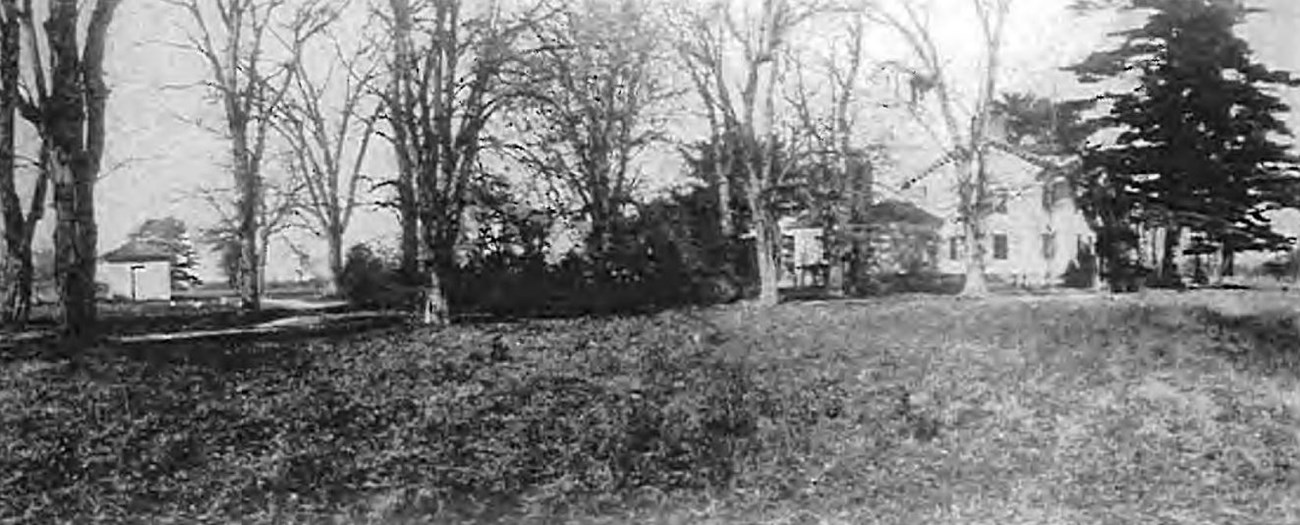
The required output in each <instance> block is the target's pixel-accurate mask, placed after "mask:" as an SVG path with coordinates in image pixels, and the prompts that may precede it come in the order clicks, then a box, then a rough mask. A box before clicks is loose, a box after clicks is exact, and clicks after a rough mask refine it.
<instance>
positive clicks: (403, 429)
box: [0, 291, 1300, 525]
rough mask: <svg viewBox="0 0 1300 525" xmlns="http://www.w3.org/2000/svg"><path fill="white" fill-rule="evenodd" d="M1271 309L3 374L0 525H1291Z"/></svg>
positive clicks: (1098, 301) (362, 350) (504, 333)
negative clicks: (125, 524) (140, 524)
mask: <svg viewBox="0 0 1300 525" xmlns="http://www.w3.org/2000/svg"><path fill="white" fill-rule="evenodd" d="M1297 305H1300V297H1296V296H1295V295H1291V294H1286V293H1282V292H1229V291H1214V292H1208V291H1207V292H1189V293H1151V294H1141V295H1131V296H1124V297H1120V298H1107V297H1094V296H1083V295H1081V296H1062V297H1003V298H991V299H988V300H984V301H963V300H957V299H952V298H930V299H919V298H910V299H909V298H902V299H882V300H870V301H846V302H821V303H818V302H807V303H791V304H786V305H782V306H780V307H777V308H773V309H767V310H760V309H751V308H747V307H745V306H730V307H723V308H716V309H708V310H698V311H677V312H670V313H665V314H661V315H658V316H654V317H627V318H609V319H578V320H556V321H536V322H522V323H513V324H480V325H465V326H459V327H455V328H453V329H450V330H447V331H444V332H442V333H438V334H432V333H425V332H405V331H391V332H381V333H370V334H359V335H356V336H353V337H351V338H348V339H342V340H335V341H328V342H327V341H323V340H315V341H301V342H293V343H284V342H280V343H245V344H240V345H230V346H229V347H227V348H223V349H205V350H203V351H202V353H203V354H204V355H205V356H206V357H204V358H201V359H200V358H197V357H196V358H187V357H186V356H185V355H184V354H183V353H182V354H177V353H176V352H170V353H169V354H168V357H167V358H166V359H161V358H151V357H150V356H149V355H147V353H144V354H141V353H139V352H136V353H135V354H133V357H131V358H126V357H119V356H117V353H115V352H114V351H113V350H112V349H104V350H103V351H101V352H98V353H97V354H96V356H95V358H94V359H93V360H92V361H93V364H92V366H91V367H90V369H89V370H81V371H77V372H73V371H70V370H69V369H67V368H66V367H63V366H61V365H59V364H55V363H46V362H40V361H25V362H16V363H12V364H9V365H6V367H5V369H4V371H3V376H4V379H3V380H0V385H3V386H2V387H0V388H2V389H0V428H3V429H5V431H4V432H3V433H0V450H3V451H4V452H3V454H2V455H0V494H5V495H6V497H5V498H0V522H3V523H8V522H13V523H19V522H22V523H27V522H30V523H55V522H59V521H60V520H63V521H69V522H71V521H75V522H78V523H81V522H88V521H92V520H93V519H95V518H98V519H99V520H102V521H104V522H120V521H130V520H138V521H147V522H158V523H163V522H172V523H194V522H221V523H232V522H239V523H429V522H434V523H455V522H491V521H496V522H502V523H517V522H524V523H554V522H580V523H772V524H777V523H790V524H793V523H808V524H813V523H844V524H858V523H882V524H884V523H888V524H900V525H902V524H914V523H927V524H929V523H933V524H998V525H1005V524H1097V523H1115V524H1121V523H1122V524H1132V523H1150V524H1183V523H1186V524H1192V523H1196V524H1202V523H1216V524H1217V523H1223V524H1240V523H1259V524H1293V523H1300V388H1298V387H1297V383H1296V379H1297V372H1300V344H1297V342H1298V341H1297V340H1298V339H1300V330H1298V329H1297V325H1296V321H1297V319H1296V317H1297V313H1296V312H1297ZM211 352H222V353H223V354H224V355H225V358H223V359H219V360H213V359H211V355H210V353H211ZM194 353H196V354H197V353H200V352H199V351H197V350H196V351H195V352H194Z"/></svg>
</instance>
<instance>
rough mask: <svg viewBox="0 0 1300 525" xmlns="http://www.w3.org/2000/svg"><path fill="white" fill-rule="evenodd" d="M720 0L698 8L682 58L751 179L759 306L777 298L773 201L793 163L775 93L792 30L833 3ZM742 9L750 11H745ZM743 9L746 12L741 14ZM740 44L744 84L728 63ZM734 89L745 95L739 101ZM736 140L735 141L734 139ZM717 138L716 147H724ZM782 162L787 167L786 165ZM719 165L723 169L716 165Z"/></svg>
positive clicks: (747, 187)
mask: <svg viewBox="0 0 1300 525" xmlns="http://www.w3.org/2000/svg"><path fill="white" fill-rule="evenodd" d="M750 7H753V6H752V5H744V6H740V7H738V6H737V5H735V3H734V2H730V1H727V0H717V1H714V2H712V3H710V4H709V5H708V6H707V7H705V8H704V9H703V10H700V11H696V12H695V13H693V16H692V17H691V19H692V22H691V23H690V24H688V25H687V27H688V28H689V29H690V34H689V35H688V37H687V38H686V39H685V43H684V44H682V51H683V52H682V54H683V57H684V58H686V59H687V63H688V64H690V66H691V69H690V72H691V73H692V80H693V82H694V84H695V87H696V90H697V92H699V93H700V94H701V95H702V97H701V98H703V99H705V101H706V106H707V107H709V108H711V110H712V111H713V113H712V114H713V119H714V120H713V124H714V126H716V127H718V128H719V129H724V130H730V131H732V133H728V134H726V135H724V136H728V137H730V136H734V137H735V138H734V140H736V141H737V142H738V144H737V145H736V150H737V151H740V152H743V153H742V156H741V159H740V162H741V163H742V168H743V171H744V173H745V174H746V177H745V188H744V194H745V200H746V204H747V206H748V207H749V209H750V210H751V214H752V216H753V220H752V222H753V224H752V230H753V237H754V240H755V243H754V244H755V250H756V254H757V256H756V257H755V259H756V260H757V263H758V264H757V269H758V277H759V296H758V303H759V304H763V305H770V304H776V302H777V300H778V292H777V279H778V275H777V272H778V266H777V239H778V235H779V234H778V232H777V230H776V218H775V217H773V214H772V210H771V208H770V206H769V205H768V204H769V203H768V198H769V193H770V190H771V188H772V187H773V186H774V185H775V183H776V182H777V181H779V180H781V179H782V178H783V176H784V175H785V173H784V172H785V171H786V170H788V168H789V166H790V164H791V163H789V162H786V163H778V162H777V153H778V150H777V148H778V143H779V140H778V138H779V133H780V131H781V129H782V126H781V125H780V124H779V123H778V115H777V105H776V103H777V92H778V91H779V88H780V86H781V84H780V83H781V82H782V80H783V78H784V73H785V69H786V68H787V66H788V65H789V64H787V62H788V54H787V53H785V52H784V51H785V50H786V49H787V48H788V46H789V44H790V37H791V33H792V32H793V31H794V30H795V29H796V28H797V27H798V26H799V25H801V24H803V23H804V22H806V21H808V20H809V19H811V18H812V17H814V16H817V15H819V14H823V13H826V12H827V10H828V9H831V8H832V7H833V6H832V5H831V4H830V3H827V2H802V3H794V2H792V1H790V0H761V1H760V2H758V6H757V7H758V12H756V13H755V12H752V11H750V10H749V9H748V8H750ZM742 8H744V9H742ZM738 11H744V12H745V13H744V14H738ZM732 48H738V50H739V55H740V59H741V62H740V64H739V68H738V70H739V71H740V77H741V78H740V82H739V87H738V88H737V87H736V86H733V85H732V84H731V82H730V80H731V79H730V78H728V76H729V75H728V72H729V70H730V68H729V67H728V64H727V62H726V61H725V60H724V59H725V57H727V56H728V50H729V49H732ZM734 94H738V95H739V100H737V99H736V97H735V96H733V95H734ZM728 140H730V139H728ZM725 146H726V145H725V144H722V143H715V147H725ZM782 164H784V165H782ZM717 168H721V166H719V167H717Z"/></svg>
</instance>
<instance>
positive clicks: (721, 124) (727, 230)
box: [677, 12, 740, 239]
mask: <svg viewBox="0 0 1300 525" xmlns="http://www.w3.org/2000/svg"><path fill="white" fill-rule="evenodd" d="M678 21H679V22H680V24H681V27H680V29H681V31H682V34H681V36H680V38H679V41H678V43H677V52H678V54H680V56H681V58H682V63H683V64H684V65H685V66H686V71H687V73H688V74H689V75H690V78H691V85H692V86H693V87H694V88H695V93H696V95H697V96H699V98H700V102H702V103H703V104H704V110H705V116H706V117H707V119H708V123H709V138H708V147H709V149H710V152H709V160H710V165H709V166H708V169H709V171H710V172H711V176H712V180H711V181H710V183H711V186H712V187H713V192H714V194H715V195H716V198H717V206H718V230H719V231H718V233H719V236H720V237H721V238H722V239H730V238H731V237H732V235H734V228H733V224H732V210H731V173H732V169H733V168H734V162H735V156H734V155H732V154H731V153H732V151H733V147H734V142H733V141H734V139H735V138H736V137H735V135H736V133H737V131H738V129H739V127H740V122H739V119H738V118H737V117H736V114H735V108H734V106H733V104H732V102H731V92H730V89H729V88H728V87H727V83H726V81H725V79H724V74H725V73H724V69H723V63H724V62H723V60H724V59H723V49H724V46H725V39H726V35H725V34H724V30H723V28H722V25H721V24H717V23H714V21H712V20H710V19H709V18H708V17H705V16H698V15H697V14H695V13H691V12H686V13H684V14H683V16H682V17H680V19H679V20H678Z"/></svg>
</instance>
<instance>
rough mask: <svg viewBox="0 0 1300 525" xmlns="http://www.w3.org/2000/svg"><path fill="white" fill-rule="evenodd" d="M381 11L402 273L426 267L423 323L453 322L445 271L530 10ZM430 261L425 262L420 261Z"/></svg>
mask: <svg viewBox="0 0 1300 525" xmlns="http://www.w3.org/2000/svg"><path fill="white" fill-rule="evenodd" d="M385 7H386V8H385V9H382V10H381V13H380V16H381V18H382V19H383V20H384V22H385V23H386V28H387V32H388V34H389V35H390V37H391V61H390V62H389V68H388V86H387V89H386V90H384V95H383V102H384V104H383V108H384V116H385V120H386V122H387V124H388V126H387V128H388V129H387V130H385V133H384V136H385V137H386V138H387V139H389V141H390V142H391V143H392V145H393V149H394V152H395V153H396V157H397V164H398V178H397V179H396V180H394V181H392V184H393V185H395V186H396V188H397V193H398V198H397V201H398V202H397V205H398V209H399V213H400V215H401V222H402V242H401V252H402V273H403V274H404V275H406V276H407V277H408V278H409V279H411V280H412V282H414V281H415V279H416V276H418V275H420V274H421V273H422V274H423V275H424V278H423V279H422V280H423V281H424V282H423V283H422V284H420V285H419V287H420V288H421V292H420V296H421V297H422V300H421V301H420V305H419V309H420V310H421V312H420V320H421V321H422V322H423V323H425V324H427V325H442V324H445V323H446V322H447V304H446V297H445V294H444V291H443V288H442V284H441V280H440V275H439V274H440V273H445V272H446V271H447V270H448V269H449V268H450V267H451V265H452V263H453V259H454V257H453V255H454V247H455V243H456V241H457V240H458V239H459V238H460V236H461V230H462V227H463V224H464V220H463V217H464V212H465V209H466V205H467V202H468V200H469V197H470V195H471V193H472V188H471V186H472V184H473V176H474V174H475V173H476V172H477V171H478V166H479V162H480V154H481V153H482V151H483V146H484V131H485V128H486V126H487V124H488V122H489V121H490V120H491V119H492V118H493V116H494V115H495V114H496V113H497V111H498V110H499V109H500V108H501V106H502V103H503V102H504V100H505V97H504V94H503V84H502V82H500V79H501V75H502V72H503V69H504V68H505V67H506V66H507V63H508V62H509V61H511V60H513V59H514V58H515V51H516V46H515V43H516V41H517V40H518V37H519V35H520V33H521V32H522V31H524V29H525V28H526V24H527V23H528V21H529V20H530V18H531V11H530V12H527V13H523V14H521V15H516V16H518V17H519V18H518V19H514V18H513V17H512V16H510V15H507V14H506V12H505V11H504V10H503V8H502V6H501V5H500V3H499V2H498V1H495V0H493V1H488V2H463V1H462V0H432V1H427V2H411V1H410V0H389V1H388V2H387V4H386V6H385ZM421 262H423V268H420V266H421Z"/></svg>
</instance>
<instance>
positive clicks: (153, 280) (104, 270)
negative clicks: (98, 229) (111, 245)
mask: <svg viewBox="0 0 1300 525" xmlns="http://www.w3.org/2000/svg"><path fill="white" fill-rule="evenodd" d="M171 266H172V254H171V253H169V252H168V250H167V248H166V247H165V246H162V245H160V244H157V243H150V242H143V241H140V240H135V239H133V240H131V241H128V242H127V243H126V244H123V245H121V246H119V247H118V248H117V249H115V250H113V251H111V252H108V253H106V254H104V255H103V256H102V257H100V264H99V270H98V272H97V273H98V274H99V279H98V280H99V282H101V283H103V284H104V286H105V287H106V288H107V290H106V293H107V295H108V297H109V298H113V299H127V300H131V301H170V300H171V298H172V278H171Z"/></svg>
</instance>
